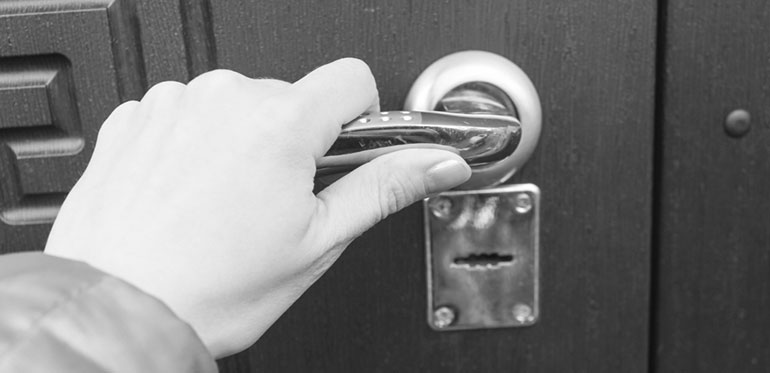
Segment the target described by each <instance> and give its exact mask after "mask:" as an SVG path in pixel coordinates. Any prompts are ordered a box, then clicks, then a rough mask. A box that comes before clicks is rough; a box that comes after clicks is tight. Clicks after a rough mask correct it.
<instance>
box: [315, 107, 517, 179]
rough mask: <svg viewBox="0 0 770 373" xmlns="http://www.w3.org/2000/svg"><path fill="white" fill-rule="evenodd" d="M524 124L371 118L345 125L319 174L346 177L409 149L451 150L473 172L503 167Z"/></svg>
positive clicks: (402, 114) (414, 116) (491, 119)
mask: <svg viewBox="0 0 770 373" xmlns="http://www.w3.org/2000/svg"><path fill="white" fill-rule="evenodd" d="M520 140H521V124H520V123H519V120H518V119H516V118H515V117H513V116H506V115H499V114H481V113H477V114H459V113H446V112H443V113H442V112H437V111H395V112H381V113H376V114H368V115H364V116H361V117H359V118H358V119H356V120H354V121H352V122H350V123H348V124H346V125H344V126H343V127H342V131H341V133H340V135H339V137H338V138H337V140H336V141H335V142H334V144H333V145H332V147H331V149H330V150H329V151H328V152H327V154H326V156H324V157H322V158H321V159H319V160H318V161H317V163H316V168H317V174H318V175H327V174H332V173H340V172H347V171H350V170H352V169H353V168H355V167H357V166H360V165H361V164H363V163H366V162H368V161H370V160H371V159H373V158H375V157H377V156H380V155H382V154H385V153H389V152H393V151H397V150H401V149H406V148H451V149H453V150H454V151H456V152H458V153H459V155H460V156H461V157H462V158H463V159H464V160H465V161H466V162H467V163H468V164H469V165H470V166H471V167H478V166H482V165H485V164H489V163H490V162H497V161H501V160H503V159H505V158H507V157H509V156H510V155H511V154H513V152H514V151H515V150H516V147H517V146H518V145H519V141H520Z"/></svg>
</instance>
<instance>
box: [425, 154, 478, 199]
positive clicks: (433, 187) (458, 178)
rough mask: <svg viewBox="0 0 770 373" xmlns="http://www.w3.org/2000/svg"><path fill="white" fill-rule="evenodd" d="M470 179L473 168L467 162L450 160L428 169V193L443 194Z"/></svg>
mask: <svg viewBox="0 0 770 373" xmlns="http://www.w3.org/2000/svg"><path fill="white" fill-rule="evenodd" d="M470 177H471V168H470V167H468V165H467V164H466V163H465V162H462V161H458V160H456V159H450V160H448V161H443V162H441V163H439V164H437V165H435V166H433V167H431V168H430V169H428V172H427V174H426V179H427V182H426V187H427V189H428V193H437V192H443V191H445V190H447V189H450V188H453V187H456V186H458V185H460V184H462V183H464V182H465V181H467V180H468V178H470Z"/></svg>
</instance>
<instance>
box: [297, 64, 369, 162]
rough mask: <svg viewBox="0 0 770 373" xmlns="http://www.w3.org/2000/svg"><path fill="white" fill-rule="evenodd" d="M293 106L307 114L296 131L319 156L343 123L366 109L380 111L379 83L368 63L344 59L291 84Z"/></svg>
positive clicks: (325, 149) (314, 153)
mask: <svg viewBox="0 0 770 373" xmlns="http://www.w3.org/2000/svg"><path fill="white" fill-rule="evenodd" d="M290 97H291V98H292V99H293V100H296V105H297V106H298V107H295V108H294V109H295V110H297V111H299V112H302V113H304V115H303V117H302V118H301V120H300V121H298V122H299V123H298V124H299V125H301V126H302V128H298V129H297V130H298V131H300V132H302V133H304V134H305V136H306V139H307V140H308V141H307V142H306V143H307V144H308V145H310V146H311V149H310V150H311V151H312V152H313V155H314V156H315V157H316V158H317V157H320V156H322V155H324V154H325V153H326V151H327V150H328V149H329V147H330V146H331V144H332V143H333V142H334V140H335V139H336V138H337V136H338V135H339V132H340V129H341V127H342V125H343V124H345V123H347V122H349V121H351V120H353V119H355V118H356V117H357V116H359V115H361V113H363V112H366V111H374V110H377V111H378V110H379V97H378V95H377V85H376V83H375V81H374V77H373V76H372V73H371V71H370V70H369V66H367V65H366V63H364V62H363V61H361V60H358V59H354V58H345V59H341V60H337V61H334V62H332V63H330V64H327V65H324V66H321V67H319V68H318V69H316V70H314V71H312V72H311V73H310V74H308V75H306V76H305V77H304V78H302V79H300V80H299V81H297V82H296V83H294V85H293V86H292V87H291V96H290Z"/></svg>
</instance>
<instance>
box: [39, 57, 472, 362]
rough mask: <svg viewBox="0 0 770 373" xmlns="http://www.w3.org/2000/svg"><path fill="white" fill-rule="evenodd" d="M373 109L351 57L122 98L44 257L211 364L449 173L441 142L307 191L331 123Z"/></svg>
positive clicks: (462, 167) (453, 168)
mask: <svg viewBox="0 0 770 373" xmlns="http://www.w3.org/2000/svg"><path fill="white" fill-rule="evenodd" d="M367 110H375V111H376V110H379V104H378V96H377V88H376V86H375V82H374V78H373V77H372V75H371V72H370V71H369V68H368V67H367V66H366V64H364V63H363V62H361V61H359V60H355V59H344V60H339V61H336V62H333V63H331V64H328V65H326V66H323V67H321V68H319V69H317V70H315V71H313V72H311V73H310V74H308V75H307V76H305V77H304V78H303V79H301V80H299V81H298V82H296V83H294V84H289V83H286V82H282V81H277V80H254V79H249V78H246V77H244V76H242V75H239V74H237V73H234V72H231V71H225V70H217V71H212V72H209V73H206V74H203V75H201V76H200V77H198V78H196V79H194V80H193V81H191V82H190V83H189V84H187V85H184V84H181V83H176V82H164V83H161V84H158V85H156V86H154V87H153V88H152V89H150V90H149V91H148V92H147V94H146V95H145V96H144V98H143V99H142V100H141V102H136V101H131V102H127V103H124V104H123V105H121V106H120V107H118V108H117V109H115V111H114V112H113V113H112V115H111V116H110V117H109V118H108V119H107V121H106V122H105V123H104V125H103V127H102V129H101V131H100V132H99V137H98V141H97V144H96V149H95V151H94V155H93V158H92V159H91V162H90V164H89V165H88V168H87V169H86V171H85V173H84V175H83V177H82V178H81V179H80V181H79V182H78V183H77V185H76V186H75V187H74V188H73V190H72V191H71V192H70V194H69V196H68V197H67V200H66V201H65V203H64V205H63V206H62V208H61V211H60V213H59V216H58V218H57V220H56V222H55V224H54V227H53V230H52V232H51V235H50V237H49V239H48V244H47V246H46V252H47V253H49V254H52V255H57V256H62V257H67V258H71V259H75V260H81V261H85V262H87V263H89V264H91V265H93V266H94V267H96V268H99V269H101V270H103V271H106V272H108V273H111V274H113V275H115V276H117V277H120V278H122V279H124V280H126V281H128V282H129V283H132V284H134V285H135V286H137V287H139V288H140V289H142V290H144V291H145V292H147V293H149V294H152V295H154V296H155V297H157V298H159V299H161V300H162V301H164V302H165V303H166V304H167V305H168V306H169V307H170V308H171V309H172V310H173V311H174V312H175V313H176V314H177V315H178V316H179V317H181V318H182V319H183V320H185V321H187V322H188V323H189V324H190V325H192V327H193V328H194V329H195V330H196V332H197V333H198V335H199V336H200V337H201V339H202V340H203V342H204V343H205V344H206V346H207V347H208V348H209V351H211V353H212V354H213V355H214V356H215V357H222V356H226V355H228V354H233V353H236V352H238V351H241V350H243V349H245V348H247V347H248V346H250V345H251V344H253V343H254V342H255V341H256V340H257V339H258V338H259V337H260V336H261V335H262V334H263V333H264V332H265V330H267V328H268V327H270V325H271V324H272V323H273V322H274V321H275V320H276V319H278V317H279V316H280V315H281V314H282V313H283V312H284V311H285V310H286V309H287V308H288V307H289V306H290V305H291V304H292V303H293V302H294V301H295V300H296V299H297V298H298V297H299V296H300V295H301V294H302V293H303V292H304V291H305V290H306V289H307V288H308V287H309V286H310V285H311V284H312V283H313V282H314V281H316V280H317V279H318V278H319V277H320V276H321V275H322V274H323V273H324V271H326V270H327V269H328V268H329V266H331V265H332V263H334V261H335V260H336V259H337V258H338V257H339V255H340V254H341V253H342V251H343V250H344V249H345V247H346V246H348V244H349V243H350V242H351V241H352V240H353V239H354V238H356V237H357V236H359V235H361V234H362V233H363V232H364V231H366V230H367V229H369V228H370V227H372V226H373V225H374V224H375V223H377V222H378V221H380V220H382V219H383V218H385V217H386V216H388V215H389V214H392V213H394V212H396V211H397V210H399V209H401V208H403V207H405V206H407V205H410V204H411V203H413V202H415V201H417V200H420V199H422V198H424V197H426V196H427V195H428V194H430V193H435V192H439V191H443V190H445V189H448V188H451V187H453V186H456V185H458V184H460V183H462V182H464V181H465V180H466V179H467V178H468V177H469V176H470V169H469V168H468V166H467V164H465V162H463V160H462V159H461V158H460V157H459V156H457V155H456V154H453V153H451V152H447V151H442V150H403V151H399V152H394V153H391V154H387V155H383V156H381V157H379V158H377V159H375V160H373V161H371V162H369V163H367V164H365V165H363V166H361V167H359V168H358V169H356V170H354V171H353V172H351V173H350V174H348V175H346V176H345V177H343V178H341V179H340V180H338V181H337V182H335V183H334V184H332V185H331V186H329V187H328V188H326V189H325V190H323V191H322V192H321V193H319V194H318V195H314V194H313V177H314V175H315V170H316V169H315V162H316V160H317V159H318V158H319V157H321V156H323V155H324V153H326V151H327V150H328V148H329V147H330V146H331V144H332V143H333V142H334V140H335V139H336V137H337V136H338V134H339V131H340V126H341V125H342V124H343V123H346V122H348V121H350V120H353V119H354V118H355V117H356V116H358V115H360V114H361V113H362V112H364V111H367Z"/></svg>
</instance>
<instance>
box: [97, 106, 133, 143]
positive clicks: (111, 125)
mask: <svg viewBox="0 0 770 373" xmlns="http://www.w3.org/2000/svg"><path fill="white" fill-rule="evenodd" d="M138 105H139V102H138V101H133V100H132V101H126V102H124V103H122V104H120V105H119V106H118V107H117V108H115V110H113V112H112V114H110V117H109V118H107V120H105V121H104V123H102V126H101V127H99V132H98V133H97V135H96V142H97V143H99V142H104V141H108V140H109V139H111V138H112V137H113V134H114V133H115V132H117V131H118V129H119V128H122V127H123V126H124V125H125V123H123V122H124V120H123V117H125V116H126V115H128V114H129V113H130V112H132V111H134V110H135V109H136V107H137V106H138Z"/></svg>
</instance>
